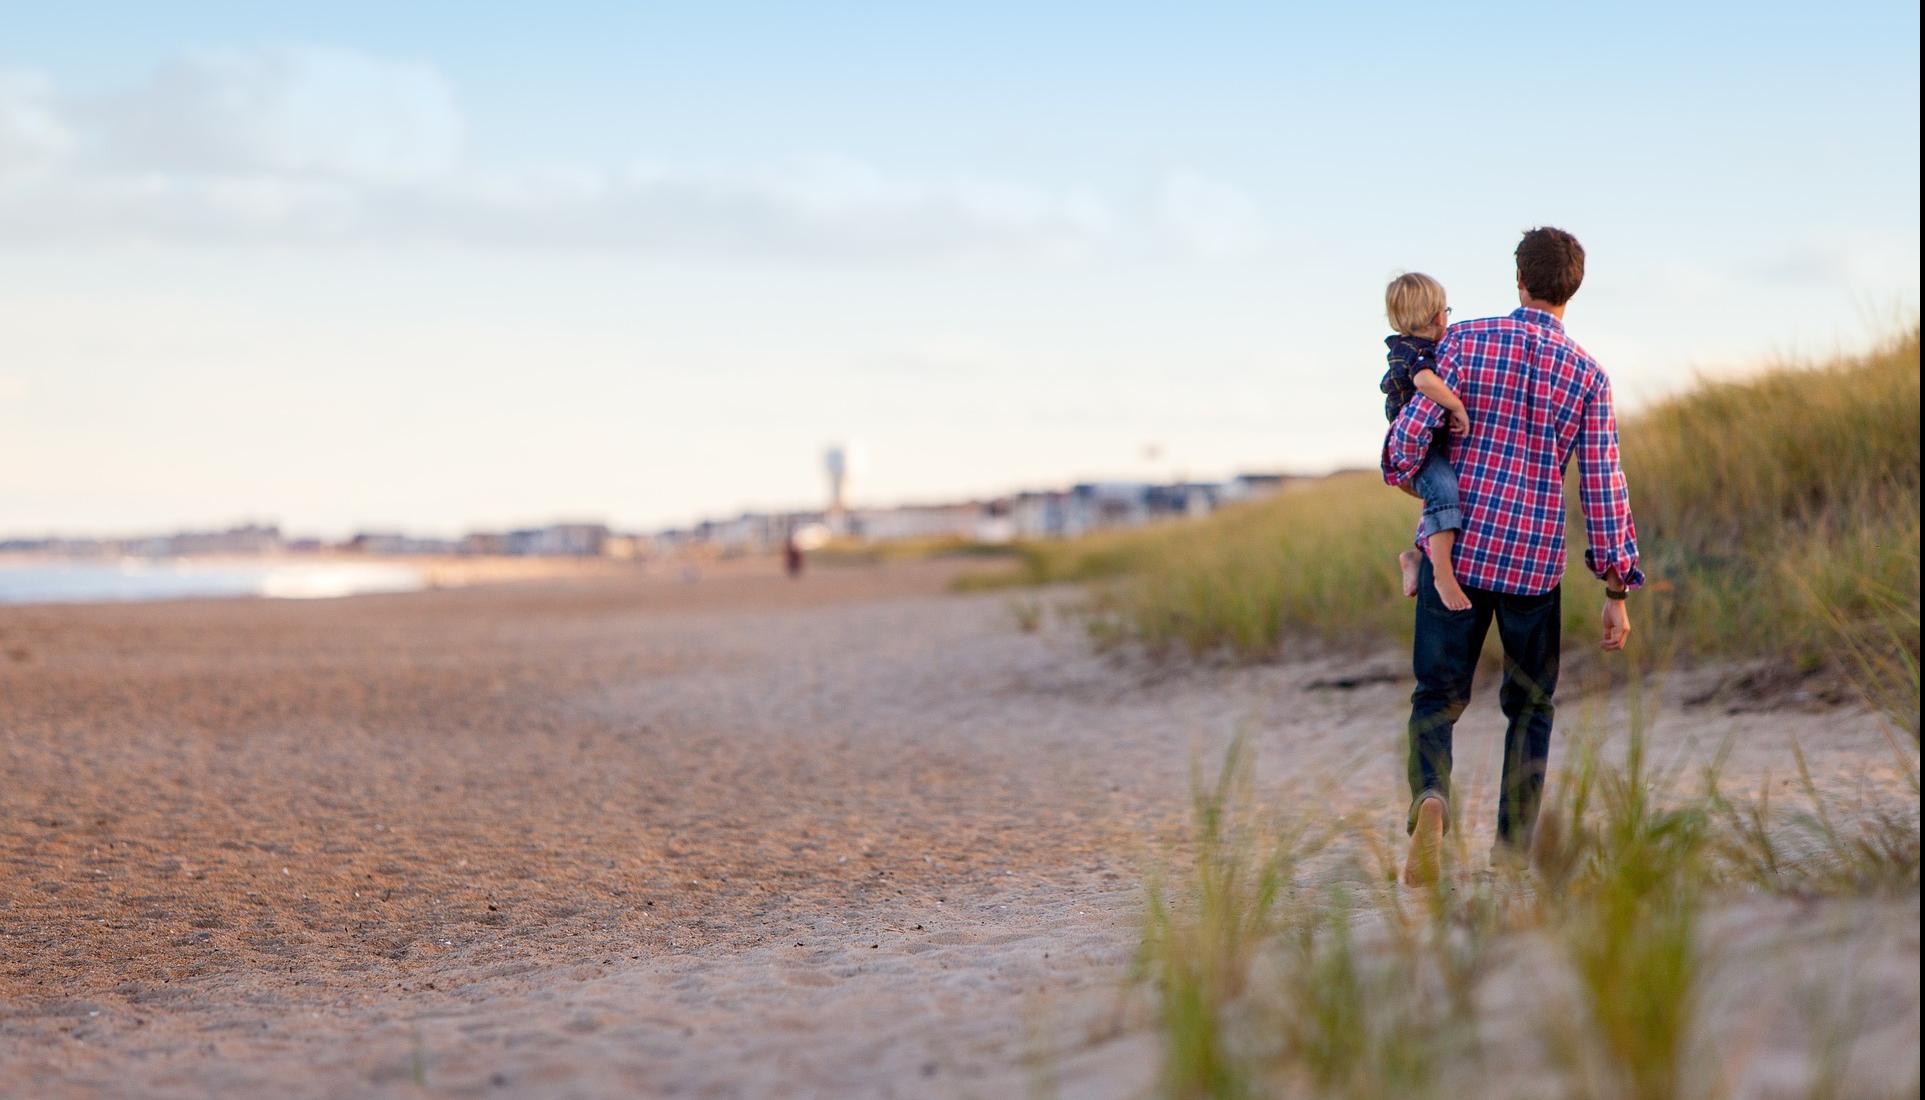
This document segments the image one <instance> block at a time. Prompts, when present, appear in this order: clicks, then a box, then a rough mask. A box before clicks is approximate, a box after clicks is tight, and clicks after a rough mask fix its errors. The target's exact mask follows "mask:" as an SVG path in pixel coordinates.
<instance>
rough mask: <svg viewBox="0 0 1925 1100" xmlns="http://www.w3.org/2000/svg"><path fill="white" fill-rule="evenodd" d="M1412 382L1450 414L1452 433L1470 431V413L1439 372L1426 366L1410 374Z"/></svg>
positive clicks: (1460, 433)
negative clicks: (1438, 374)
mask: <svg viewBox="0 0 1925 1100" xmlns="http://www.w3.org/2000/svg"><path fill="white" fill-rule="evenodd" d="M1410 381H1411V384H1412V385H1414V386H1416V387H1417V392H1418V393H1421V394H1423V395H1424V396H1425V397H1428V398H1430V399H1431V400H1432V401H1434V402H1436V403H1437V406H1438V407H1439V408H1441V409H1443V410H1444V411H1445V412H1447V413H1449V414H1450V431H1451V434H1452V435H1464V434H1465V433H1467V432H1469V431H1470V413H1469V412H1468V411H1466V410H1465V408H1464V402H1463V401H1462V400H1461V399H1460V398H1458V396H1457V395H1456V394H1455V393H1452V392H1451V388H1450V387H1449V386H1446V385H1444V380H1443V379H1441V378H1439V377H1437V372H1436V371H1434V370H1431V369H1429V368H1428V367H1426V368H1425V369H1423V370H1420V371H1418V372H1416V373H1415V374H1412V375H1411V376H1410Z"/></svg>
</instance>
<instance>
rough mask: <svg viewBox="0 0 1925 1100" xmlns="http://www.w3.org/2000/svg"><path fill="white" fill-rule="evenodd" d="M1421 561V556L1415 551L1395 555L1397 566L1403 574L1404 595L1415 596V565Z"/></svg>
mask: <svg viewBox="0 0 1925 1100" xmlns="http://www.w3.org/2000/svg"><path fill="white" fill-rule="evenodd" d="M1423 560H1424V559H1423V556H1422V555H1421V554H1419V553H1417V551H1415V550H1406V551H1404V552H1403V553H1401V554H1399V555H1397V566H1398V568H1399V569H1401V570H1402V571H1403V574H1404V595H1406V596H1415V595H1416V594H1417V563H1419V562H1421V561H1423Z"/></svg>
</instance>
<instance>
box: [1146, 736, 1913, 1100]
mask: <svg viewBox="0 0 1925 1100" xmlns="http://www.w3.org/2000/svg"><path fill="white" fill-rule="evenodd" d="M1620 742H1621V743H1620V744H1619V746H1618V747H1617V749H1616V750H1615V751H1613V752H1609V753H1607V752H1606V751H1604V747H1605V746H1604V742H1603V741H1602V739H1600V738H1596V737H1581V738H1580V746H1579V748H1578V750H1577V751H1576V752H1575V753H1574V762H1573V763H1572V765H1571V766H1569V767H1568V768H1566V769H1565V770H1564V771H1563V772H1561V773H1560V774H1558V775H1556V776H1554V782H1553V787H1552V790H1551V792H1550V795H1549V797H1548V799H1547V803H1546V807H1545V810H1544V813H1543V816H1542V818H1541V819H1540V827H1539V835H1538V843H1537V845H1536V850H1535V852H1534V855H1533V859H1532V865H1531V867H1530V868H1529V869H1525V868H1498V869H1494V870H1484V869H1483V868H1482V866H1481V861H1479V860H1476V859H1474V858H1473V857H1472V856H1471V855H1470V854H1469V853H1468V852H1466V851H1465V842H1464V841H1463V840H1462V839H1461V837H1460V838H1456V839H1454V840H1453V851H1452V853H1451V858H1450V859H1448V860H1447V871H1446V877H1445V881H1444V883H1443V884H1442V885H1441V886H1439V887H1438V888H1435V889H1429V890H1406V889H1403V888H1401V887H1399V886H1397V885H1395V883H1394V870H1395V858H1396V857H1395V855H1394V854H1392V853H1388V852H1386V851H1385V848H1384V845H1383V844H1382V843H1381V842H1380V841H1379V840H1378V839H1376V838H1375V836H1374V834H1372V833H1371V832H1370V831H1369V829H1368V828H1367V827H1364V826H1362V825H1360V824H1359V823H1344V822H1335V823H1320V824H1319V825H1317V826H1315V827H1314V829H1313V828H1312V827H1310V826H1307V825H1305V824H1304V823H1302V822H1301V821H1296V820H1293V819H1291V818H1289V817H1287V816H1281V815H1277V814H1264V813H1261V812H1259V809H1258V807H1259V806H1261V805H1262V804H1263V802H1264V799H1262V798H1261V797H1259V796H1258V794H1257V793H1256V791H1255V788H1254V785H1253V783H1252V782H1251V780H1250V775H1251V772H1252V767H1251V762H1250V760H1249V754H1248V752H1247V751H1246V749H1245V747H1244V745H1243V744H1242V742H1241V741H1239V742H1237V743H1235V744H1233V746H1232V748H1231V749H1230V751H1229V753H1228V755H1227V756H1226V759H1225V762H1224V764H1223V767H1222V769H1221V771H1220V773H1219V774H1218V776H1217V778H1216V779H1215V781H1214V782H1212V783H1209V784H1207V785H1206V784H1204V783H1203V782H1202V781H1201V779H1195V780H1193V783H1192V787H1193V791H1194V795H1193V799H1192V802H1193V823H1192V833H1193V838H1192V839H1193V841H1194V843H1193V844H1192V845H1191V846H1190V847H1189V849H1188V851H1187V852H1186V854H1184V855H1183V856H1181V857H1176V859H1175V861H1174V862H1172V863H1171V864H1170V868H1171V869H1170V870H1168V871H1166V872H1164V873H1163V874H1160V875H1158V876H1157V877H1155V878H1153V879H1152V881H1151V884H1150V886H1149V888H1148V894H1147V901H1148V904H1147V906H1146V915H1145V919H1144V932H1143V939H1142V949H1141V953H1140V955H1139V961H1138V968H1137V971H1136V977H1137V979H1138V981H1139V983H1140V985H1141V987H1142V988H1146V989H1147V990H1149V992H1150V994H1151V1002H1152V1004H1153V1006H1154V1012H1155V1016H1156V1020H1157V1023H1158V1026H1159V1033H1160V1039H1161V1042H1162V1045H1163V1061H1162V1067H1163V1072H1162V1076H1161V1077H1160V1092H1161V1094H1162V1095H1164V1096H1168V1097H1176V1098H1193V1097H1245V1096H1283V1095H1288V1096H1305V1097H1346V1098H1348V1097H1425V1096H1449V1095H1462V1094H1465V1093H1464V1090H1465V1089H1466V1088H1470V1087H1475V1088H1476V1089H1477V1090H1478V1091H1479V1092H1480V1094H1485V1095H1529V1096H1537V1095H1556V1096H1577V1097H1594V1098H1597V1100H1679V1098H1682V1097H1701V1096H1719V1095H1729V1094H1730V1093H1729V1090H1730V1088H1731V1086H1732V1083H1733V1080H1734V1079H1736V1078H1738V1077H1742V1076H1743V1075H1744V1072H1745V1070H1746V1065H1745V1060H1746V1059H1747V1058H1750V1057H1755V1056H1756V1055H1755V1052H1749V1048H1748V1047H1747V1041H1746V1040H1745V1038H1744V1035H1743V1032H1744V1031H1745V1029H1746V1028H1748V1027H1751V1026H1752V1024H1751V1023H1750V1022H1744V1023H1740V1024H1736V1025H1734V1023H1733V1021H1732V1019H1731V1017H1730V1013H1729V1008H1728V1007H1727V1009H1726V1013H1725V1015H1722V1016H1720V1015H1717V1014H1715V1013H1713V1012H1712V1011H1711V1010H1710V1008H1709V1007H1708V1002H1709V1000H1710V998H1709V997H1708V996H1707V991H1708V989H1709V987H1710V986H1711V985H1712V984H1713V982H1714V980H1715V979H1717V978H1718V977H1719V975H1720V973H1721V972H1722V974H1723V976H1724V977H1725V978H1727V979H1729V978H1730V976H1731V974H1732V972H1733V971H1736V970H1740V969H1742V968H1741V967H1740V966H1739V965H1738V964H1737V962H1736V961H1735V957H1733V956H1729V955H1727V954H1721V952H1724V951H1728V950H1729V947H1728V945H1725V944H1722V942H1721V941H1720V940H1719V938H1718V937H1715V936H1712V935H1711V934H1709V933H1708V932H1707V920H1708V919H1710V918H1711V917H1712V916H1714V915H1716V914H1717V913H1719V912H1720V911H1727V910H1729V909H1731V908H1732V907H1737V906H1743V905H1746V904H1748V903H1755V902H1757V901H1758V900H1759V899H1770V898H1773V897H1781V896H1784V895H1786V894H1790V895H1793V896H1795V897H1797V898H1799V899H1801V901H1802V903H1803V904H1805V905H1807V906H1814V905H1816V906H1822V905H1824V904H1826V903H1827V902H1837V903H1839V904H1851V903H1852V902H1851V901H1849V900H1846V899H1857V900H1859V901H1863V900H1864V899H1878V898H1885V899H1891V900H1892V902H1893V903H1897V904H1902V903H1903V896H1902V895H1895V894H1894V893H1893V888H1894V887H1901V886H1903V885H1904V884H1907V883H1908V884H1909V890H1910V893H1911V896H1912V897H1913V898H1914V899H1915V897H1916V890H1917V882H1918V880H1917V856H1916V848H1917V836H1918V817H1917V806H1916V803H1915V802H1913V803H1912V804H1910V805H1908V806H1907V805H1893V806H1890V807H1883V808H1877V807H1874V808H1873V809H1872V810H1871V811H1870V812H1868V813H1867V812H1859V813H1857V814H1855V815H1853V816H1851V817H1850V819H1849V820H1847V819H1846V818H1845V817H1843V816H1841V813H1840V811H1839V810H1838V809H1837V808H1836V807H1832V806H1830V805H1828V804H1827V803H1826V801H1825V799H1824V798H1823V797H1821V796H1820V795H1819V793H1818V789H1817V787H1816V786H1815V785H1814V784H1811V783H1810V782H1809V780H1807V781H1806V783H1805V784H1804V795H1805V797H1806V798H1808V799H1809V800H1810V802H1809V805H1807V806H1806V807H1804V808H1802V809H1799V810H1792V809H1789V808H1776V809H1774V808H1773V807H1772V806H1770V805H1769V804H1768V803H1752V802H1745V801H1742V800H1734V799H1732V798H1730V797H1728V796H1727V795H1725V794H1724V793H1722V792H1721V791H1720V790H1719V788H1718V784H1717V781H1716V775H1715V765H1714V766H1713V772H1712V773H1711V774H1708V775H1706V776H1704V777H1703V778H1704V779H1705V780H1706V782H1705V783H1704V785H1703V786H1702V788H1700V789H1693V787H1692V783H1691V779H1692V777H1690V776H1687V775H1684V774H1682V773H1681V771H1680V770H1678V769H1674V770H1671V771H1662V770H1660V769H1656V768H1654V767H1652V766H1651V763H1650V758H1649V756H1648V754H1647V752H1646V748H1645V742H1644V740H1643V737H1642V734H1641V732H1640V729H1639V728H1638V725H1637V723H1636V720H1635V719H1633V725H1632V728H1631V729H1630V730H1629V732H1628V736H1627V737H1626V738H1623V739H1620ZM1910 766H1911V767H1912V769H1913V770H1914V772H1915V770H1916V767H1917V757H1916V754H1915V753H1914V754H1913V755H1912V756H1911V757H1910ZM1271 801H1272V802H1274V803H1278V804H1281V803H1282V802H1283V800H1280V799H1273V800H1271ZM1901 835H1902V836H1905V837H1908V838H1909V839H1908V841H1906V842H1902V843H1899V844H1898V847H1900V848H1904V847H1905V845H1906V843H1908V844H1909V851H1910V854H1909V856H1894V855H1893V853H1892V852H1891V851H1890V850H1889V849H1888V848H1887V847H1885V845H1886V844H1887V843H1888V842H1893V841H1897V840H1898V839H1899V838H1900V836H1901ZM1761 837H1762V838H1764V839H1763V840H1762V841H1761V839H1760V838H1761ZM1346 838H1348V840H1350V841H1352V842H1355V843H1353V844H1352V846H1351V847H1350V849H1349V850H1351V851H1357V850H1362V851H1367V852H1372V853H1375V854H1376V856H1377V862H1378V863H1380V864H1384V866H1377V867H1358V868H1355V869H1353V870H1352V871H1351V872H1350V873H1337V874H1334V875H1333V874H1332V873H1331V871H1330V870H1329V868H1328V867H1327V866H1326V867H1323V868H1321V869H1312V868H1311V867H1310V863H1311V861H1312V860H1313V859H1314V858H1315V857H1317V856H1318V854H1319V853H1324V852H1333V851H1337V850H1341V849H1343V848H1344V843H1345V840H1346ZM1868 838H1870V839H1868ZM1386 872H1389V873H1386ZM1807 911H1811V910H1807ZM1786 934H1787V935H1789V936H1791V937H1792V939H1793V940H1797V941H1798V942H1800V943H1801V944H1803V945H1804V947H1805V948H1807V949H1808V948H1809V947H1810V946H1811V944H1812V943H1813V942H1814V941H1812V940H1811V938H1810V934H1809V932H1804V933H1800V932H1796V931H1789V932H1787V933H1786ZM1790 942H1791V941H1787V944H1786V947H1785V948H1783V949H1782V950H1789V949H1790V946H1789V945H1790ZM1782 950H1781V949H1772V950H1771V954H1772V955H1774V956H1778V957H1782ZM1738 980H1744V979H1743V977H1742V976H1741V977H1740V979H1738ZM1774 980H1777V979H1774ZM1838 982H1839V983H1840V988H1838V989H1836V990H1829V991H1827V992H1824V993H1823V994H1822V996H1823V997H1829V998H1831V999H1830V1000H1827V1001H1826V1002H1825V1003H1827V1004H1830V1003H1834V1002H1840V1003H1842V1001H1845V1000H1849V999H1850V998H1851V997H1852V996H1853V995H1854V992H1853V990H1852V989H1850V988H1849V987H1848V983H1849V982H1850V977H1849V975H1841V976H1840V977H1839V979H1838ZM1773 990H1774V991H1773V992H1772V993H1771V994H1770V996H1769V997H1766V998H1764V999H1763V1001H1762V1002H1761V1004H1762V1005H1763V1006H1764V1007H1766V1008H1770V1007H1773V1006H1776V1005H1778V1004H1779V1002H1781V1001H1783V1000H1784V999H1786V998H1791V997H1795V996H1799V995H1800V993H1799V992H1798V991H1796V990H1793V989H1791V988H1789V986H1788V985H1785V984H1781V985H1780V986H1777V987H1773ZM1727 1000H1729V998H1727ZM1814 1003H1815V1002H1814ZM1793 1007H1794V1008H1795V1006H1793ZM1500 1016H1501V1018H1499V1017H1500ZM1820 1016H1821V1020H1820V1022H1832V1021H1833V1018H1832V1017H1831V1016H1828V1015H1824V1012H1823V1011H1822V1010H1820ZM1807 1031H1808V1032H1809V1035H1810V1042H1811V1049H1810V1050H1809V1051H1806V1052H1803V1055H1802V1056H1803V1058H1804V1063H1803V1064H1804V1065H1806V1066H1808V1067H1809V1071H1808V1072H1809V1077H1810V1080H1809V1081H1806V1082H1803V1083H1802V1084H1800V1085H1799V1086H1798V1087H1800V1088H1804V1089H1806V1090H1807V1091H1808V1092H1809V1094H1811V1095H1854V1094H1863V1090H1864V1089H1866V1088H1873V1087H1876V1086H1875V1083H1868V1081H1867V1080H1866V1079H1864V1078H1862V1077H1861V1078H1859V1079H1857V1080H1854V1081H1849V1082H1848V1081H1847V1075H1846V1073H1845V1067H1847V1066H1849V1065H1851V1063H1852V1054H1851V1049H1850V1046H1851V1040H1852V1036H1851V1035H1850V1034H1849V1033H1848V1032H1841V1031H1840V1030H1839V1028H1838V1027H1811V1028H1808V1029H1807ZM1882 1068H1883V1069H1886V1070H1889V1069H1892V1068H1894V1067H1882ZM1896 1068H1897V1069H1898V1070H1899V1071H1900V1072H1901V1074H1902V1073H1903V1071H1904V1067H1902V1066H1901V1067H1896ZM1916 1068H1917V1067H1916V1064H1915V1063H1914V1064H1913V1065H1912V1067H1911V1073H1912V1074H1913V1075H1914V1077H1915V1075H1916ZM1840 1090H1844V1091H1840ZM1853 1090H1857V1091H1853ZM1798 1094H1800V1095H1802V1094H1804V1093H1798ZM1881 1094H1882V1093H1881ZM1896 1094H1903V1086H1902V1084H1901V1086H1899V1092H1898V1093H1895V1095H1896ZM1787 1095H1790V1093H1787Z"/></svg>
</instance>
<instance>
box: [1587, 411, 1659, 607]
mask: <svg viewBox="0 0 1925 1100" xmlns="http://www.w3.org/2000/svg"><path fill="white" fill-rule="evenodd" d="M1577 468H1578V497H1579V501H1580V503H1581V504H1582V505H1583V508H1584V535H1585V541H1586V542H1588V543H1589V546H1588V547H1587V548H1586V549H1585V551H1584V564H1585V565H1586V566H1588V567H1590V570H1591V572H1592V573H1593V574H1594V575H1595V576H1597V577H1598V578H1600V579H1603V578H1606V577H1608V576H1612V575H1615V577H1616V579H1617V580H1618V581H1619V582H1620V583H1621V584H1622V585H1623V587H1624V588H1627V589H1629V588H1637V587H1639V586H1641V585H1643V584H1644V574H1643V572H1641V571H1640V570H1639V569H1638V529H1637V525H1636V524H1635V523H1633V522H1632V520H1631V491H1630V488H1629V487H1628V486H1627V485H1626V484H1625V481H1624V467H1623V466H1622V465H1621V464H1620V463H1619V461H1618V424H1617V417H1616V415H1615V414H1613V413H1612V411H1611V381H1610V379H1608V378H1605V377H1604V376H1603V374H1601V373H1600V374H1599V375H1598V383H1597V385H1596V386H1595V387H1594V388H1593V389H1592V391H1591V394H1590V396H1589V397H1588V398H1586V400H1585V403H1584V420H1583V423H1582V425H1581V427H1580V428H1579V431H1578V437H1577Z"/></svg>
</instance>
